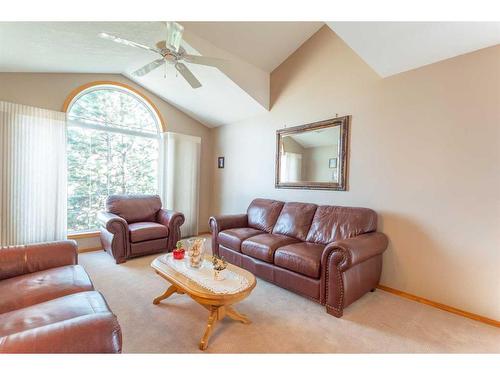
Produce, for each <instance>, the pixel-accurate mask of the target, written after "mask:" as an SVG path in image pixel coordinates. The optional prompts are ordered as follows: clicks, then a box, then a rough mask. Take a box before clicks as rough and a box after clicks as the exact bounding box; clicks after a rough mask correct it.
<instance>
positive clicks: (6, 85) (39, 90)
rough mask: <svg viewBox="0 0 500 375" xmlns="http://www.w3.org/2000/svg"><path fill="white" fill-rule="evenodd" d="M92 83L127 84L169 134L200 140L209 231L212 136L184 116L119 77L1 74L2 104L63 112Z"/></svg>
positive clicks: (202, 217)
mask: <svg viewBox="0 0 500 375" xmlns="http://www.w3.org/2000/svg"><path fill="white" fill-rule="evenodd" d="M93 81H115V82H121V83H125V84H128V85H130V86H132V87H134V88H135V89H137V90H139V91H140V92H141V93H143V94H144V95H146V96H147V97H148V98H150V99H151V100H152V101H153V103H154V104H155V105H156V106H157V107H158V109H159V111H160V112H161V114H162V116H163V119H164V120H165V123H166V126H167V131H172V132H177V133H182V134H189V135H194V136H198V137H201V139H202V141H201V176H200V213H199V230H200V232H205V231H208V218H209V215H210V208H209V205H210V197H211V194H212V191H211V187H212V178H211V177H212V176H211V168H210V164H211V162H212V160H211V156H212V155H213V152H212V133H211V130H210V129H209V128H207V127H206V126H204V125H202V124H201V123H199V122H198V121H196V120H194V119H193V118H191V117H189V116H187V115H186V114H185V113H183V112H181V111H179V110H178V109H176V108H175V107H173V106H171V105H170V104H168V103H167V102H165V101H164V100H162V99H160V98H159V97H157V96H155V95H154V94H152V93H150V92H149V91H147V90H145V89H143V88H142V87H140V86H138V85H136V84H135V83H133V82H131V81H130V80H128V79H127V78H125V77H123V76H122V75H119V74H39V73H0V100H4V101H9V102H14V103H20V104H26V105H31V106H35V107H41V108H46V109H52V110H55V111H61V110H62V106H63V103H64V100H65V99H66V97H67V96H68V95H69V93H70V92H71V91H72V90H74V89H75V88H77V87H79V86H81V85H83V84H85V83H88V82H93ZM79 244H80V246H82V247H93V246H96V245H98V244H99V242H98V241H96V240H95V239H94V240H89V239H85V240H80V241H79Z"/></svg>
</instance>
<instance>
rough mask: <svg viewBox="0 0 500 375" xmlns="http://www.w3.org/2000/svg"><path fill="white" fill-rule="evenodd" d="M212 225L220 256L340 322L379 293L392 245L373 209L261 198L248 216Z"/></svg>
mask: <svg viewBox="0 0 500 375" xmlns="http://www.w3.org/2000/svg"><path fill="white" fill-rule="evenodd" d="M209 225H210V229H211V231H212V249H213V252H214V253H215V254H217V255H219V256H223V257H224V258H225V259H226V260H227V261H228V262H230V263H233V264H236V265H238V266H240V267H243V268H245V269H247V270H249V271H251V272H253V273H254V274H255V275H257V276H258V277H261V278H262V279H265V280H268V281H270V282H273V283H275V284H277V285H279V286H282V287H284V288H286V289H289V290H291V291H293V292H296V293H298V294H301V295H303V296H305V297H308V298H310V299H312V300H314V301H316V302H318V303H321V304H322V305H326V311H327V312H328V313H330V314H332V315H334V316H336V317H341V316H342V314H343V310H344V308H345V307H347V306H348V305H350V304H351V303H352V302H354V301H356V300H357V299H358V298H360V297H361V296H363V295H364V294H365V293H367V292H368V291H370V290H373V289H374V288H375V287H376V285H377V284H378V282H379V279H380V273H381V270H382V253H383V252H384V251H385V249H386V248H387V244H388V241H387V237H386V236H385V235H384V234H383V233H380V232H377V231H376V230H377V214H376V213H375V211H373V210H371V209H368V208H358V207H340V206H317V205H315V204H309V203H298V202H287V203H284V202H280V201H275V200H269V199H255V200H254V201H253V202H252V203H251V204H250V206H249V207H248V210H247V213H246V214H242V215H225V216H218V217H211V218H210V220H209Z"/></svg>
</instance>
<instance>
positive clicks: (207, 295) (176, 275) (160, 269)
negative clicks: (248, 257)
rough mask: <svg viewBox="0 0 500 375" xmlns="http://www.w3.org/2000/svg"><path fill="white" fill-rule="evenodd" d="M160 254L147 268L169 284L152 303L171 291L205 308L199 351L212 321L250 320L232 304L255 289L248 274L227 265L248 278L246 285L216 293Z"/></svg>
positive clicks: (213, 324) (170, 293)
mask: <svg viewBox="0 0 500 375" xmlns="http://www.w3.org/2000/svg"><path fill="white" fill-rule="evenodd" d="M164 256H165V255H161V256H160V257H158V258H156V259H155V260H154V261H153V262H152V263H151V267H153V269H154V270H155V272H156V273H157V274H158V275H160V276H161V277H163V278H164V279H165V280H167V281H168V282H169V283H170V284H172V285H171V286H170V287H169V288H168V289H167V290H166V291H165V292H164V293H163V294H162V295H161V296H158V297H156V298H155V299H154V300H153V303H154V304H155V305H157V304H159V303H160V301H163V300H164V299H166V298H168V297H170V296H171V295H172V294H174V293H177V294H187V295H188V296H189V297H191V298H192V299H193V300H195V301H196V302H198V303H199V304H200V305H202V306H203V307H204V308H206V309H207V310H208V311H209V315H208V322H207V327H206V329H205V333H204V334H203V336H202V338H201V340H200V345H199V348H200V349H201V350H205V349H206V348H207V347H208V340H209V338H210V335H211V334H212V331H213V329H214V326H215V324H216V323H217V322H218V321H219V320H222V319H224V317H225V316H227V317H229V318H231V319H233V320H237V321H239V322H242V323H245V324H249V323H251V321H250V320H249V319H248V318H247V317H246V316H245V315H243V314H240V313H239V312H237V311H236V310H235V309H234V307H233V306H232V305H234V304H235V303H237V302H240V301H241V300H243V299H245V298H246V297H247V296H248V295H249V294H250V293H251V292H252V290H253V288H255V285H256V280H255V276H254V275H253V274H252V273H250V272H248V271H246V270H244V269H242V268H240V267H237V266H235V265H233V264H228V265H227V269H228V270H230V271H233V272H235V273H237V274H238V275H240V276H242V277H244V278H246V279H247V280H248V287H246V288H245V289H244V290H241V291H239V292H237V293H233V294H218V293H214V292H212V291H210V290H208V289H206V288H204V287H202V286H201V285H199V284H197V283H195V282H194V281H193V280H192V279H191V278H189V277H187V276H185V275H184V274H182V273H180V272H177V271H176V270H175V269H174V268H173V267H172V266H170V265H169V264H167V262H164V261H160V259H161V258H162V257H164ZM207 260H209V258H207ZM178 262H182V261H178ZM220 282H224V281H220Z"/></svg>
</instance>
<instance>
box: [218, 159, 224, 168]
mask: <svg viewBox="0 0 500 375" xmlns="http://www.w3.org/2000/svg"><path fill="white" fill-rule="evenodd" d="M217 166H218V167H219V168H224V156H219V157H218V158H217Z"/></svg>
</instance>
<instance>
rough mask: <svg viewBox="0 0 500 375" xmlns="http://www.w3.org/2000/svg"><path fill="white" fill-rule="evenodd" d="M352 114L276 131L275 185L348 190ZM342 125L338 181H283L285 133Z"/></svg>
mask: <svg viewBox="0 0 500 375" xmlns="http://www.w3.org/2000/svg"><path fill="white" fill-rule="evenodd" d="M350 122H351V116H343V117H337V118H333V119H330V120H325V121H318V122H313V123H311V124H306V125H300V126H294V127H292V128H285V129H280V130H277V131H276V168H275V172H276V174H275V187H276V188H277V189H309V190H337V191H346V190H347V173H348V158H349V126H350ZM334 126H340V138H339V161H338V165H339V178H338V182H314V181H301V182H281V181H280V167H281V165H280V164H281V158H280V144H281V140H282V137H283V136H285V135H291V134H298V133H302V132H305V131H311V130H317V129H323V128H331V127H334Z"/></svg>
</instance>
